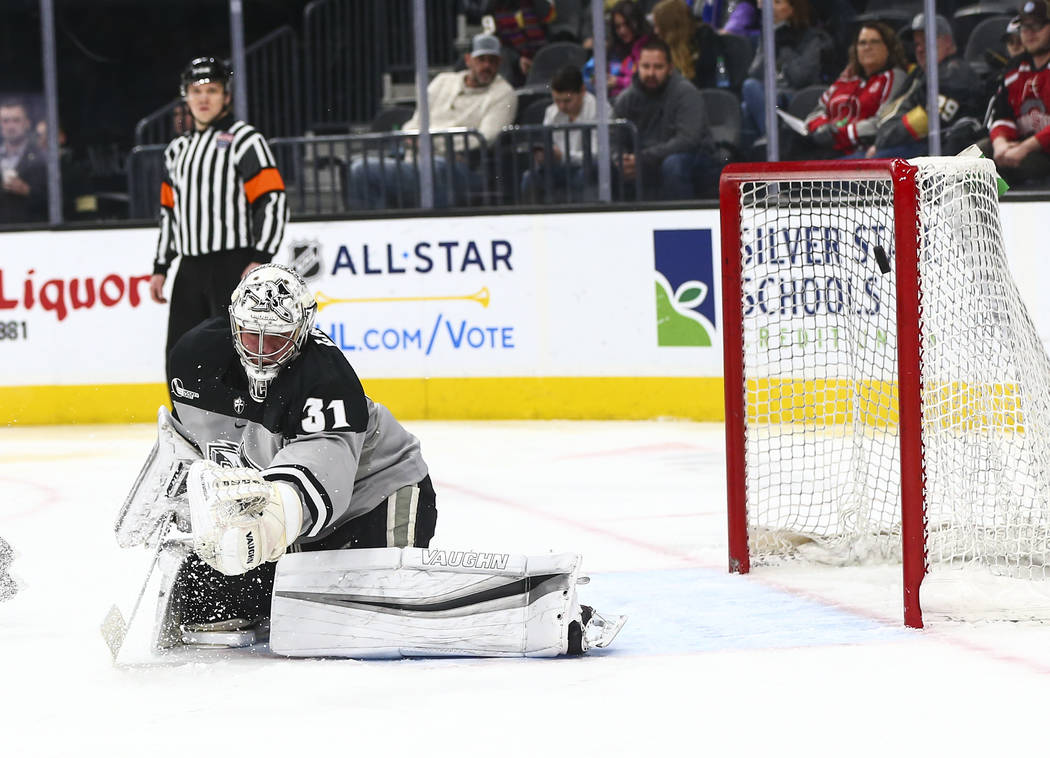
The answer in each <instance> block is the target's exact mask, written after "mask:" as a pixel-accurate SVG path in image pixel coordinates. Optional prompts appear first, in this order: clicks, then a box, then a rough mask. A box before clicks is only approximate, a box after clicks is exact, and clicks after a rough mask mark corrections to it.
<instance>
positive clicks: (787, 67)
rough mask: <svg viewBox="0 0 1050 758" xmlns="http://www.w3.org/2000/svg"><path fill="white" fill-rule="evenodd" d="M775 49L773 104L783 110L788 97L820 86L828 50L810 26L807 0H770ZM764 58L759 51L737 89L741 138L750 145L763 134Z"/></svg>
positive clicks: (826, 40) (820, 34)
mask: <svg viewBox="0 0 1050 758" xmlns="http://www.w3.org/2000/svg"><path fill="white" fill-rule="evenodd" d="M773 22H774V23H775V24H776V29H775V31H774V46H775V48H776V73H777V83H776V87H777V104H778V105H779V106H781V107H785V106H786V105H787V103H788V101H789V100H790V99H791V95H792V94H793V93H794V92H795V91H796V90H800V89H802V88H803V87H808V86H810V85H811V84H819V83H820V71H821V68H820V67H821V61H822V60H823V57H824V54H825V52H826V51H827V50H828V49H829V48H830V47H831V38H830V37H829V36H828V35H827V34H825V33H824V31H823V30H821V29H817V28H815V27H813V26H810V7H809V0H773ZM764 76H765V59H764V56H763V55H762V51H761V50H759V51H758V54H757V55H755V57H754V60H752V61H751V69H750V70H749V71H748V78H747V79H745V80H744V84H743V86H742V88H741V100H742V102H741V108H740V110H741V121H740V129H741V139H742V141H743V143H744V144H745V145H750V144H751V143H752V142H754V140H755V139H756V138H757V137H761V136H763V135H765V133H766V93H765V87H764V85H763V79H764Z"/></svg>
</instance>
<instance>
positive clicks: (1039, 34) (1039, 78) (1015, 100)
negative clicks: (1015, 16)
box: [978, 0, 1050, 185]
mask: <svg viewBox="0 0 1050 758" xmlns="http://www.w3.org/2000/svg"><path fill="white" fill-rule="evenodd" d="M1020 16H1021V42H1022V44H1024V49H1025V51H1024V53H1022V54H1021V55H1020V56H1018V57H1017V58H1014V59H1013V60H1011V61H1010V63H1009V64H1008V65H1007V69H1006V71H1005V72H1004V73H1003V76H1002V78H1001V79H1000V80H999V86H998V89H997V90H996V93H995V96H994V97H993V98H992V113H991V116H992V123H991V129H990V133H989V137H988V139H984V140H981V142H980V143H978V144H979V145H980V146H981V149H982V151H983V152H984V154H985V155H991V156H992V157H993V158H994V160H995V165H996V167H997V168H998V169H999V173H1000V174H1001V175H1002V177H1003V179H1005V180H1006V181H1007V182H1008V183H1009V184H1011V185H1017V184H1023V183H1026V182H1034V181H1045V180H1046V179H1047V178H1050V155H1048V153H1050V114H1048V113H1047V110H1048V109H1050V0H1028V2H1026V3H1025V4H1024V6H1022V8H1021V14H1020Z"/></svg>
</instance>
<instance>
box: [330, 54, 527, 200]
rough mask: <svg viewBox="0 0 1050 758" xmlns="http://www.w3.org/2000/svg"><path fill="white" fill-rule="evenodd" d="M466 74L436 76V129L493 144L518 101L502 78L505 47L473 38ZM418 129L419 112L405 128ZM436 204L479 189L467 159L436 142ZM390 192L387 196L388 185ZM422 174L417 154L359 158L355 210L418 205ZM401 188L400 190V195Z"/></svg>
mask: <svg viewBox="0 0 1050 758" xmlns="http://www.w3.org/2000/svg"><path fill="white" fill-rule="evenodd" d="M465 60H466V64H467V68H466V70H465V71H447V72H445V73H442V74H438V75H437V76H435V77H434V78H433V79H432V80H431V82H430V84H429V86H428V87H427V100H428V102H429V107H430V129H431V131H442V130H445V129H452V128H456V127H462V128H465V129H477V130H478V131H479V132H480V133H481V135H482V136H483V137H484V138H485V140H486V141H487V142H489V143H493V142H495V141H496V139H497V138H498V137H499V133H500V130H501V129H503V127H505V126H508V125H509V124H512V123H513V122H514V116H515V114H516V113H517V110H518V99H517V96H516V95H515V94H514V90H513V89H512V88H511V86H510V84H508V83H507V80H506V79H504V78H503V77H502V76H500V75H499V66H500V44H499V40H498V39H496V37H494V36H493V35H491V34H478V35H476V36H475V37H474V39H473V41H472V44H471V50H470V52H469V53H467V55H466V56H465ZM402 129H406V130H411V129H419V111H418V110H417V111H416V112H415V113H413V114H412V118H410V119H409V120H408V121H406V122H405V123H404V124H403V125H402ZM433 144H434V203H435V205H437V206H439V207H443V206H447V205H448V204H449V203H450V201H452V200H457V201H458V200H459V199H460V197H461V196H462V195H463V194H464V193H465V192H467V191H468V189H472V188H476V187H478V186H479V185H480V181H481V177H480V176H479V175H477V174H476V173H475V172H473V171H472V170H471V169H470V167H469V166H468V164H467V160H466V156H464V155H443V154H442V152H443V150H444V147H445V146H444V143H443V142H442V141H441V140H434V143H433ZM449 164H451V166H452V170H453V177H454V186H453V187H451V188H450V187H448V185H447V183H446V181H445V178H444V177H445V176H446V168H447V167H448V166H449ZM384 186H385V187H386V192H387V194H386V195H384V194H383V187H384ZM418 189H419V173H418V171H417V169H416V167H415V165H414V156H413V155H412V154H411V153H409V154H407V155H405V156H404V157H388V158H382V159H378V158H371V157H369V158H357V159H355V160H354V161H353V163H352V164H351V165H350V202H351V205H352V206H353V207H355V208H386V207H387V206H388V205H390V204H396V202H397V200H396V198H398V197H408V198H409V199H410V202H411V203H412V204H418V200H416V199H415V198H417V197H418ZM399 190H400V192H399Z"/></svg>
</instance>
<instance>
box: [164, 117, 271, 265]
mask: <svg viewBox="0 0 1050 758" xmlns="http://www.w3.org/2000/svg"><path fill="white" fill-rule="evenodd" d="M164 168H165V177H164V181H163V182H162V183H161V187H160V238H159V240H158V242H157V255H156V258H155V260H154V262H153V273H155V274H166V273H167V271H168V267H169V266H170V265H171V262H172V260H174V259H175V256H176V255H188V256H197V255H208V254H209V253H215V252H218V251H223V250H249V249H251V250H254V251H255V252H256V255H255V256H254V258H253V260H256V261H258V262H260V263H265V262H268V261H269V260H270V259H271V258H272V257H273V256H274V254H276V253H277V252H278V250H279V249H280V246H281V239H282V238H283V237H284V227H285V224H286V223H287V221H288V208H287V204H286V200H285V193H284V181H283V180H282V179H281V174H280V172H279V171H278V170H277V167H276V164H275V162H274V159H273V153H272V152H270V148H269V146H268V145H267V144H266V140H265V138H264V137H263V136H262V134H260V133H259V132H258V131H257V130H256V129H255V127H253V126H251V125H250V124H246V123H245V122H243V121H238V120H236V119H235V117H234V116H233V115H232V114H230V115H226V116H223V117H222V118H220V119H218V120H217V121H216V122H214V123H213V124H211V125H209V126H208V128H206V129H204V130H203V131H197V130H193V131H192V132H190V133H189V134H184V135H182V136H179V137H176V138H175V139H173V140H172V141H171V143H170V144H169V145H168V147H167V149H166V150H165V151H164Z"/></svg>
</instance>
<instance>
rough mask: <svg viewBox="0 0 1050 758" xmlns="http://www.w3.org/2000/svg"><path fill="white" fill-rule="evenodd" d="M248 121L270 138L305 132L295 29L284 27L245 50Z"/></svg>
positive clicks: (297, 41) (297, 42)
mask: <svg viewBox="0 0 1050 758" xmlns="http://www.w3.org/2000/svg"><path fill="white" fill-rule="evenodd" d="M244 56H245V67H246V68H247V69H248V70H247V72H246V76H245V79H246V81H247V82H248V94H249V99H248V120H249V121H250V122H251V123H252V125H253V126H255V127H256V128H257V129H258V130H259V131H260V132H262V133H263V134H265V135H266V136H267V137H293V136H295V135H298V134H302V133H303V107H302V100H303V98H302V94H301V93H302V72H301V71H300V62H299V57H300V56H299V40H298V39H297V38H296V36H295V30H294V29H292V27H290V26H282V27H281V28H279V29H275V30H274V31H272V32H270V33H269V34H267V35H266V36H265V37H263V38H262V39H260V40H258V41H257V42H255V43H253V44H251V45H249V46H248V47H247V48H246V49H245V51H244Z"/></svg>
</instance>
